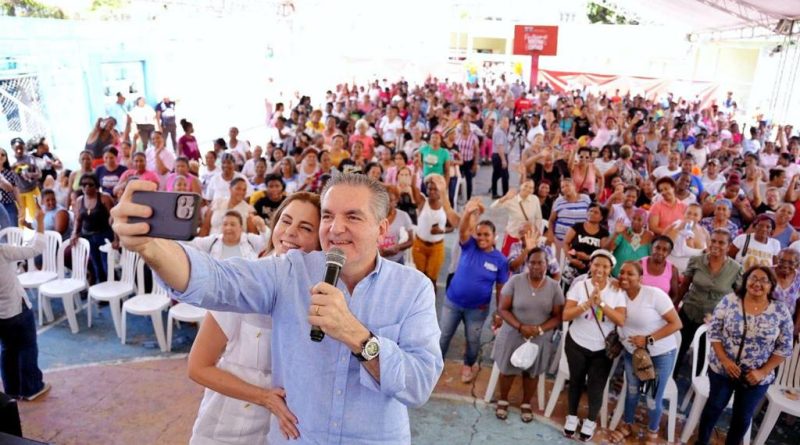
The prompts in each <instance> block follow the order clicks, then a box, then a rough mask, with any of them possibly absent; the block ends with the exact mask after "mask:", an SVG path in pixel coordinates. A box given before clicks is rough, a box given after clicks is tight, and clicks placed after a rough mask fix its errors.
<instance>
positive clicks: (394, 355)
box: [162, 247, 443, 444]
mask: <svg viewBox="0 0 800 445" xmlns="http://www.w3.org/2000/svg"><path fill="white" fill-rule="evenodd" d="M184 250H185V251H186V254H187V255H188V257H189V262H190V265H191V272H190V280H189V286H188V288H187V289H186V291H185V292H183V293H179V292H176V291H174V290H172V291H171V292H172V294H173V296H174V297H175V298H176V299H177V300H179V301H183V302H186V303H190V304H194V305H197V306H201V307H205V308H207V309H214V310H222V311H233V312H258V313H262V314H271V315H272V323H273V327H272V384H273V386H275V387H282V388H284V389H285V390H286V403H287V405H288V406H289V409H290V410H291V411H292V412H293V413H294V414H295V415H296V416H297V418H298V420H299V424H298V425H297V427H298V429H299V431H300V439H299V440H297V441H287V440H285V439H284V437H283V434H282V433H281V432H280V428H279V426H278V423H277V418H276V417H275V416H272V417H271V421H270V422H271V424H270V432H269V435H268V441H269V443H270V444H282V443H292V444H323V443H324V444H353V443H359V444H408V443H410V442H411V431H410V427H409V422H408V409H407V407H408V406H411V407H417V406H421V405H422V404H424V403H425V402H426V401H427V400H428V398H429V397H430V395H431V392H433V388H434V386H435V384H436V382H437V380H438V379H439V376H440V375H441V373H442V368H443V362H442V353H441V350H440V348H439V336H440V331H439V325H438V323H437V320H436V308H435V306H434V302H435V295H434V291H433V286H432V284H431V281H430V280H429V279H428V278H426V277H425V276H424V275H422V274H421V273H420V272H418V271H416V270H414V269H412V268H408V267H404V266H401V265H400V264H397V263H394V262H391V261H387V260H385V259H383V258H381V257H380V256H378V260H377V264H376V267H375V270H373V271H372V272H371V273H370V274H369V275H367V276H366V277H365V278H364V279H362V280H361V281H360V282H359V283H358V285H356V287H355V289H354V292H353V295H350V293H349V292H348V291H347V289H346V287H345V286H344V284H343V283H341V282H340V283H339V285H338V288H339V289H340V290H341V291H342V292H343V293H344V295H345V297H346V299H347V302H348V306H349V307H350V311H351V312H352V313H353V315H354V316H355V317H356V318H357V319H358V320H359V321H360V322H361V323H363V324H364V325H365V326H366V327H367V328H368V329H369V330H370V331H372V333H373V334H375V336H376V337H378V340H379V342H380V358H379V360H380V377H381V379H380V383H377V382H376V381H375V379H373V377H372V376H371V375H370V374H369V373H368V372H367V371H366V369H365V368H364V367H363V366H362V365H361V364H360V363H359V361H358V360H357V359H356V358H355V357H353V356H352V354H351V351H350V349H349V348H348V347H347V346H345V345H344V344H343V343H340V342H338V341H336V340H334V339H332V338H330V337H327V336H326V337H325V339H324V340H323V341H322V342H320V343H314V342H312V341H311V340H310V339H309V330H310V329H311V326H310V325H309V324H308V311H309V307H310V304H311V303H310V302H311V294H310V292H309V289H310V288H311V287H312V286H313V285H315V284H317V283H319V282H320V281H322V279H323V274H324V271H325V254H324V253H323V252H312V253H309V254H304V253H302V252H301V251H299V250H292V251H290V252H289V253H287V254H286V255H283V256H280V257H274V256H273V257H268V258H263V259H260V260H257V261H252V260H245V259H242V258H232V259H228V260H222V261H219V260H215V259H213V258H211V257H210V256H209V255H207V254H206V253H204V252H200V251H198V250H195V249H193V248H191V247H184ZM162 285H163V283H162Z"/></svg>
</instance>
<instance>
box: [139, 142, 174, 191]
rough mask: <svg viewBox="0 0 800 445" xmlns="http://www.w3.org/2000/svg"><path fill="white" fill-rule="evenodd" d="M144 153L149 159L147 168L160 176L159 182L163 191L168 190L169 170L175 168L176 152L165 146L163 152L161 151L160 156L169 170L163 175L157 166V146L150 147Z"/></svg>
mask: <svg viewBox="0 0 800 445" xmlns="http://www.w3.org/2000/svg"><path fill="white" fill-rule="evenodd" d="M144 155H145V157H146V159H147V169H148V170H150V171H151V172H153V173H155V174H156V176H158V183H159V186H158V189H159V190H161V191H164V190H166V187H167V176H169V172H171V171H172V169H174V168H175V152H174V151H172V150H168V149H166V148H164V149H163V150H161V153H159V156H158V157H159V158H161V162H163V163H164V167H166V168H167V170H168V171H167V173H166V174H163V175H162V174H161V172H159V171H158V169H157V168H156V167H157V165H156V148H155V147H150V148H148V149H147V151H145V152H144Z"/></svg>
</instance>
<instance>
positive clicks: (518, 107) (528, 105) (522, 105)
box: [514, 96, 533, 116]
mask: <svg viewBox="0 0 800 445" xmlns="http://www.w3.org/2000/svg"><path fill="white" fill-rule="evenodd" d="M532 108H533V101H531V100H530V99H527V98H526V97H525V96H522V97H520V98H519V99H517V101H516V102H514V116H521V115H522V113H524V112H525V111H528V110H530V109H532Z"/></svg>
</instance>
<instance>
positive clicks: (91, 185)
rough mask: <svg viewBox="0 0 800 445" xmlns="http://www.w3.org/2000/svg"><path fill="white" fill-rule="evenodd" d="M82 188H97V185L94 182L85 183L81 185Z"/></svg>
mask: <svg viewBox="0 0 800 445" xmlns="http://www.w3.org/2000/svg"><path fill="white" fill-rule="evenodd" d="M81 187H97V185H95V183H93V182H84V183H81Z"/></svg>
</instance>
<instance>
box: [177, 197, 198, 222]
mask: <svg viewBox="0 0 800 445" xmlns="http://www.w3.org/2000/svg"><path fill="white" fill-rule="evenodd" d="M175 216H176V217H177V218H178V219H192V216H194V200H193V199H192V197H191V196H189V195H185V196H179V197H178V200H177V201H176V205H175Z"/></svg>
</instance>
